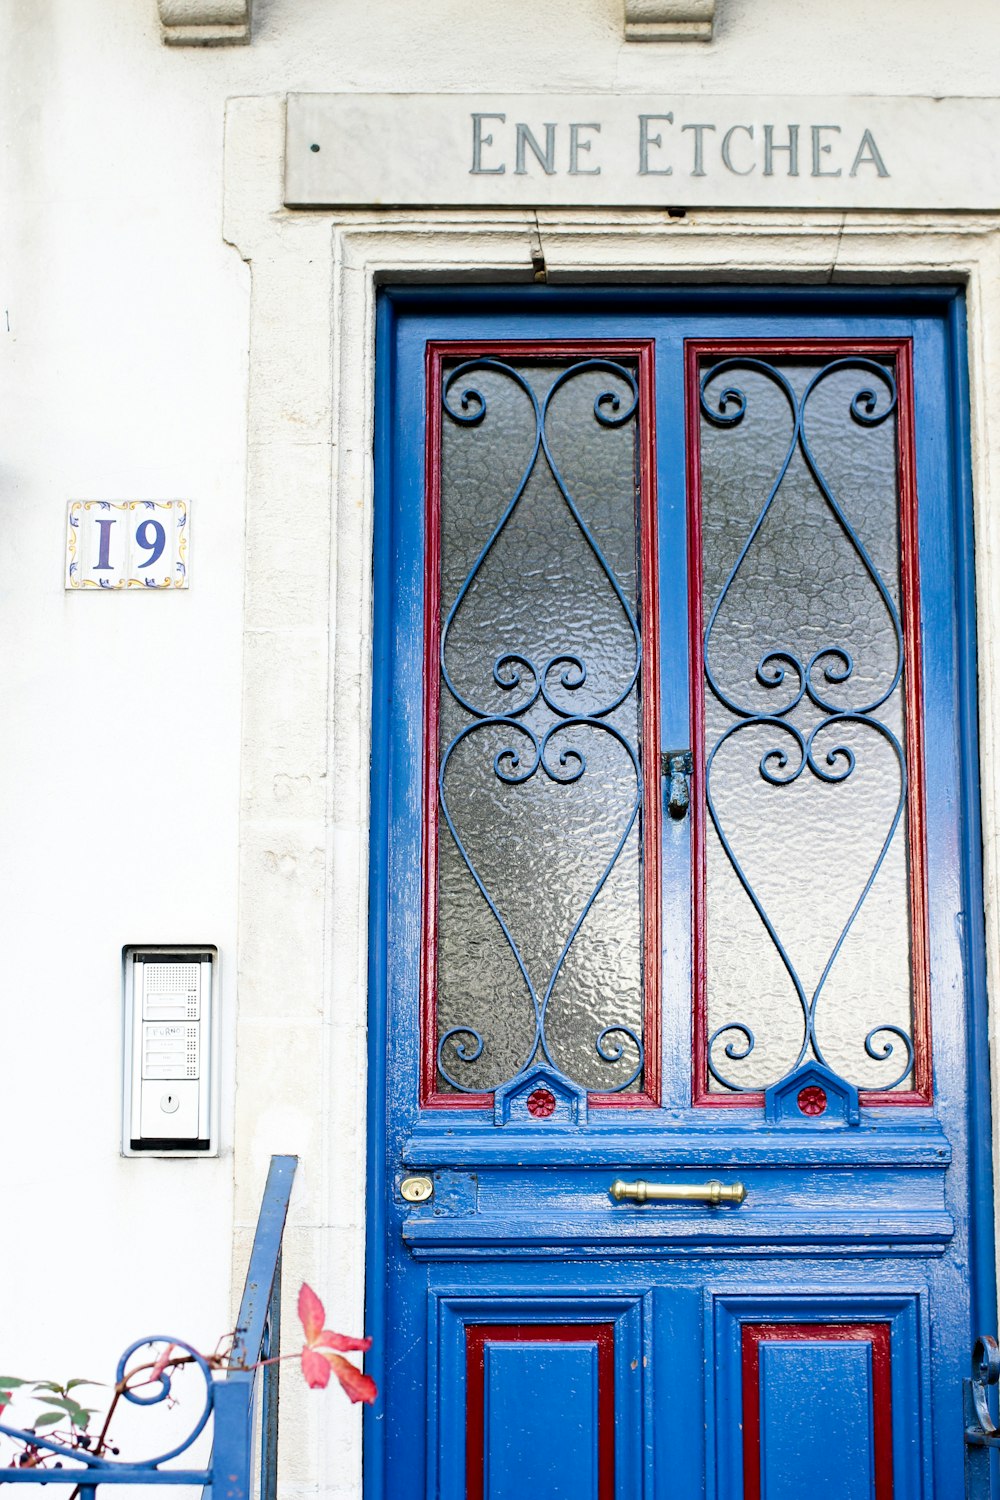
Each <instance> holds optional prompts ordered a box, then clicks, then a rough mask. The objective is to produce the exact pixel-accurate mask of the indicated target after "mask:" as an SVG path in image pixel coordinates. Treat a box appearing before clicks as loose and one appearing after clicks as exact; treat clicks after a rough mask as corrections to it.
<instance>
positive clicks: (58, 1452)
mask: <svg viewBox="0 0 1000 1500" xmlns="http://www.w3.org/2000/svg"><path fill="white" fill-rule="evenodd" d="M297 1161H298V1159H297V1157H294V1156H272V1157H271V1166H270V1170H269V1171H268V1174H267V1183H266V1184H265V1187H264V1196H263V1198H262V1199H261V1205H260V1213H259V1215H258V1218H257V1229H256V1232H255V1234H254V1239H253V1247H252V1249H251V1251H250V1264H249V1266H248V1268H247V1276H246V1283H245V1285H244V1288H243V1300H242V1302H241V1303H240V1312H239V1319H238V1321H237V1325H236V1338H235V1341H234V1344H233V1351H232V1361H231V1363H232V1364H233V1365H235V1366H239V1367H240V1368H231V1369H230V1370H229V1371H228V1372H227V1374H226V1377H225V1379H224V1380H214V1379H213V1378H212V1372H211V1370H210V1369H209V1366H208V1364H207V1363H206V1362H205V1360H204V1358H203V1357H202V1356H201V1355H200V1354H198V1352H197V1351H196V1350H194V1349H192V1348H191V1346H190V1345H189V1344H185V1343H184V1342H183V1340H181V1339H173V1338H169V1337H165V1336H163V1335H154V1336H152V1337H149V1338H145V1339H138V1340H137V1341H136V1342H135V1343H134V1344H132V1345H130V1346H129V1348H128V1349H126V1350H125V1353H124V1354H123V1355H122V1356H121V1359H120V1360H119V1362H118V1369H117V1372H116V1377H115V1378H116V1380H118V1381H120V1380H121V1379H122V1377H123V1376H124V1374H125V1370H126V1367H127V1365H128V1362H129V1360H130V1359H131V1358H132V1356H133V1355H134V1354H135V1353H136V1352H137V1351H138V1350H140V1349H142V1348H143V1347H144V1346H147V1345H156V1346H163V1347H165V1346H166V1345H167V1344H173V1345H174V1346H175V1347H176V1348H178V1349H181V1350H183V1351H184V1352H186V1353H187V1354H190V1355H191V1356H192V1359H193V1362H194V1364H195V1365H196V1366H197V1367H198V1369H199V1370H200V1373H201V1376H202V1379H203V1381H204V1402H203V1406H202V1409H201V1412H200V1413H199V1416H198V1419H197V1421H196V1422H195V1423H194V1425H193V1426H192V1428H191V1430H190V1431H189V1432H188V1434H187V1436H186V1437H184V1438H183V1440H182V1441H180V1442H179V1443H175V1444H174V1446H173V1447H172V1448H170V1449H169V1450H168V1451H167V1452H165V1453H160V1454H158V1455H157V1456H156V1457H154V1458H146V1459H142V1460H139V1461H137V1462H131V1463H129V1462H123V1461H122V1460H120V1459H117V1458H104V1457H99V1456H97V1455H96V1454H93V1453H88V1452H86V1451H85V1450H82V1449H71V1448H67V1447H65V1446H63V1445H62V1444H60V1443H58V1442H55V1441H52V1440H50V1439H48V1438H46V1437H44V1436H43V1435H42V1434H38V1435H36V1434H34V1433H31V1432H25V1431H22V1430H21V1429H19V1428H16V1427H9V1426H6V1425H4V1424H3V1423H2V1422H0V1433H3V1434H5V1435H6V1436H8V1437H11V1438H14V1439H15V1440H19V1441H21V1442H24V1441H25V1440H26V1439H27V1440H30V1442H31V1443H32V1444H33V1445H34V1446H36V1447H37V1448H38V1449H39V1450H40V1451H41V1452H43V1453H47V1454H50V1455H52V1456H53V1458H55V1459H56V1460H58V1461H59V1462H60V1463H61V1464H62V1467H60V1468H9V1469H8V1468H4V1469H0V1483H2V1484H62V1485H70V1486H72V1487H73V1489H74V1490H76V1491H78V1492H79V1500H96V1495H97V1489H98V1486H99V1485H106V1484H113V1485H122V1484H131V1485H141V1486H147V1485H149V1486H159V1485H179V1484H182V1485H190V1486H200V1487H201V1488H202V1491H203V1500H275V1493H276V1489H277V1475H278V1381H279V1375H278V1372H279V1370H280V1368H281V1366H280V1365H279V1364H262V1363H261V1362H262V1361H264V1360H268V1359H271V1358H274V1357H275V1356H277V1354H278V1352H279V1351H278V1338H279V1330H280V1326H281V1241H282V1236H283V1234H284V1228H285V1217H286V1215H287V1213H288V1200H289V1196H290V1194H291V1191H292V1180H293V1178H294V1176H295V1168H296V1165H297ZM254 1366H256V1367H257V1368H253V1367H254ZM258 1382H260V1385H259V1386H258ZM258 1393H259V1395H260V1401H259V1402H258V1399H257V1397H258ZM169 1399H170V1378H169V1375H165V1376H164V1379H163V1381H162V1382H161V1384H160V1387H159V1389H158V1390H156V1391H154V1393H153V1394H151V1395H143V1394H141V1393H140V1392H139V1391H135V1392H128V1391H126V1393H125V1400H126V1401H129V1402H130V1403H131V1404H133V1405H135V1406H156V1405H158V1404H159V1403H160V1402H161V1401H167V1400H169ZM258 1407H259V1423H258V1419H257V1418H258ZM210 1420H211V1421H212V1422H213V1429H212V1451H211V1457H210V1458H209V1462H208V1466H207V1467H206V1468H200V1469H195V1468H168V1467H165V1465H167V1464H168V1463H170V1462H172V1461H173V1460H174V1459H177V1458H179V1457H180V1456H181V1455H182V1454H184V1453H186V1452H187V1450H188V1449H189V1448H190V1447H191V1445H192V1444H193V1443H194V1442H195V1440H196V1439H197V1438H198V1437H199V1436H200V1435H201V1433H202V1432H204V1430H205V1428H206V1426H207V1425H208V1423H209V1421H210ZM255 1459H256V1461H257V1465H258V1467H257V1469H256V1472H255V1469H254V1463H255Z"/></svg>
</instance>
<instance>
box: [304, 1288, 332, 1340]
mask: <svg viewBox="0 0 1000 1500" xmlns="http://www.w3.org/2000/svg"><path fill="white" fill-rule="evenodd" d="M299 1317H300V1318H301V1320H302V1327H303V1329H304V1330H305V1335H306V1343H307V1344H312V1343H314V1342H315V1339H316V1335H317V1334H318V1333H322V1331H323V1320H324V1318H325V1317H326V1313H325V1312H324V1311H323V1304H322V1302H321V1301H320V1300H319V1298H318V1297H317V1295H316V1293H315V1292H314V1291H313V1289H312V1287H311V1286H309V1285H308V1283H307V1282H305V1281H304V1282H303V1283H302V1285H301V1286H300V1287H299Z"/></svg>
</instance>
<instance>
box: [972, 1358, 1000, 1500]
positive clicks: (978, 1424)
mask: <svg viewBox="0 0 1000 1500" xmlns="http://www.w3.org/2000/svg"><path fill="white" fill-rule="evenodd" d="M998 1382H1000V1344H998V1343H997V1341H996V1339H993V1338H990V1336H989V1335H988V1334H983V1335H981V1336H980V1337H979V1338H978V1339H977V1340H976V1342H975V1346H974V1347H973V1350H972V1375H971V1376H970V1377H967V1378H966V1380H965V1382H964V1392H963V1394H964V1403H965V1404H964V1415H965V1500H992V1496H993V1489H992V1478H991V1470H992V1468H993V1467H994V1463H993V1458H992V1454H991V1451H990V1450H991V1449H994V1448H1000V1427H998V1426H997V1424H996V1423H995V1422H994V1420H993V1415H992V1413H991V1411H990V1386H991V1385H996V1384H997V1383H998Z"/></svg>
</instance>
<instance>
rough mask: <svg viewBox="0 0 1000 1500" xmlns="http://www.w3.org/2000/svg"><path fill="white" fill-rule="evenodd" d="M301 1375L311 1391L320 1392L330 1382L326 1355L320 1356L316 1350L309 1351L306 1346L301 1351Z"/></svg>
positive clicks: (328, 1363)
mask: <svg viewBox="0 0 1000 1500" xmlns="http://www.w3.org/2000/svg"><path fill="white" fill-rule="evenodd" d="M302 1374H303V1375H304V1376H305V1382H306V1385H307V1386H309V1388H310V1389H311V1390H314V1391H319V1390H322V1389H323V1387H324V1386H325V1385H327V1384H328V1383H329V1380H330V1362H329V1360H328V1359H327V1358H326V1355H324V1354H320V1353H319V1351H318V1350H317V1349H310V1348H309V1345H308V1344H307V1345H306V1347H305V1348H304V1349H303V1351H302Z"/></svg>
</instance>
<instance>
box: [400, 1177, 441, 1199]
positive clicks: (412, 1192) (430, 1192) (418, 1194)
mask: <svg viewBox="0 0 1000 1500" xmlns="http://www.w3.org/2000/svg"><path fill="white" fill-rule="evenodd" d="M399 1192H400V1196H401V1197H402V1198H403V1199H404V1201H405V1202H407V1203H426V1202H427V1199H428V1198H432V1197H433V1196H434V1183H433V1181H432V1180H431V1178H430V1177H404V1178H403V1180H402V1182H401V1183H400V1184H399Z"/></svg>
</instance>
